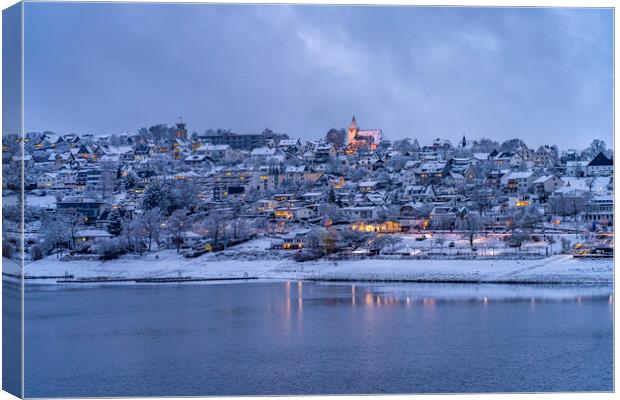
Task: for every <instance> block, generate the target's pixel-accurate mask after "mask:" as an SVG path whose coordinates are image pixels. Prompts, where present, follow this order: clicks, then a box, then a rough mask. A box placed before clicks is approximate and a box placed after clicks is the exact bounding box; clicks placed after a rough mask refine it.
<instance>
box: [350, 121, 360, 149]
mask: <svg viewBox="0 0 620 400" xmlns="http://www.w3.org/2000/svg"><path fill="white" fill-rule="evenodd" d="M358 131H359V128H358V127H357V121H355V115H354V116H353V119H351V124H350V125H349V129H348V130H347V145H349V144H351V143H353V142H354V141H355V136H356V135H357V132H358Z"/></svg>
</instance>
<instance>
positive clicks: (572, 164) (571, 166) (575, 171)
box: [566, 160, 589, 178]
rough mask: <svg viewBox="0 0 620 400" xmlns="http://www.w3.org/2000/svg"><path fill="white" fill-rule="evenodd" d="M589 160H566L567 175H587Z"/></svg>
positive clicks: (578, 176)
mask: <svg viewBox="0 0 620 400" xmlns="http://www.w3.org/2000/svg"><path fill="white" fill-rule="evenodd" d="M588 164H589V162H588V161H573V160H571V161H566V175H567V176H574V177H577V178H580V177H582V176H586V172H587V170H588Z"/></svg>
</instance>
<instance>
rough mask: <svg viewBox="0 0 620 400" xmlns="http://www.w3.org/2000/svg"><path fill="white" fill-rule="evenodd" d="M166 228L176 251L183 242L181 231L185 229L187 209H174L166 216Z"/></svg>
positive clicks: (179, 249)
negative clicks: (168, 216)
mask: <svg viewBox="0 0 620 400" xmlns="http://www.w3.org/2000/svg"><path fill="white" fill-rule="evenodd" d="M166 228H167V231H168V234H169V235H170V237H171V238H172V243H173V244H174V245H175V247H176V249H177V253H178V252H179V251H181V245H182V244H183V233H184V232H185V231H186V230H187V210H185V209H179V210H175V211H174V212H173V213H172V215H171V216H170V218H168V222H167V223H166Z"/></svg>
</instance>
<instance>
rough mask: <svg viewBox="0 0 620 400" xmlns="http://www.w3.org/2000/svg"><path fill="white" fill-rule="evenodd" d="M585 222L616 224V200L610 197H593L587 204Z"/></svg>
mask: <svg viewBox="0 0 620 400" xmlns="http://www.w3.org/2000/svg"><path fill="white" fill-rule="evenodd" d="M585 220H586V221H592V222H596V223H599V224H603V225H613V223H614V198H613V196H610V195H604V196H603V195H597V196H593V197H592V199H591V200H590V201H588V202H587V203H586V211H585Z"/></svg>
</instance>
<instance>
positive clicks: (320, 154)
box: [314, 143, 337, 164]
mask: <svg viewBox="0 0 620 400" xmlns="http://www.w3.org/2000/svg"><path fill="white" fill-rule="evenodd" d="M336 154H337V153H336V148H335V147H334V145H333V144H331V143H325V144H320V145H318V146H316V148H315V149H314V162H315V163H317V164H322V163H326V162H327V161H329V159H330V158H332V157H336Z"/></svg>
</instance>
